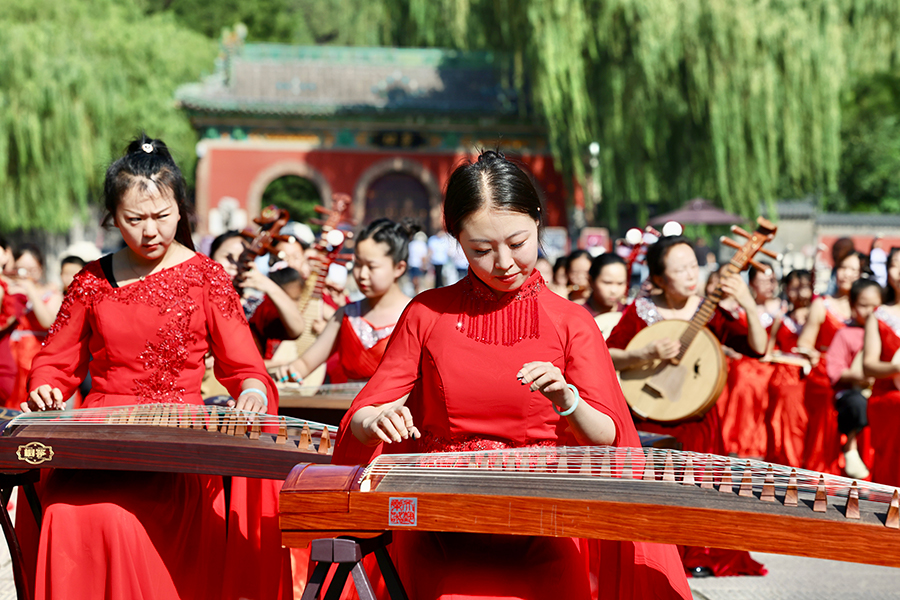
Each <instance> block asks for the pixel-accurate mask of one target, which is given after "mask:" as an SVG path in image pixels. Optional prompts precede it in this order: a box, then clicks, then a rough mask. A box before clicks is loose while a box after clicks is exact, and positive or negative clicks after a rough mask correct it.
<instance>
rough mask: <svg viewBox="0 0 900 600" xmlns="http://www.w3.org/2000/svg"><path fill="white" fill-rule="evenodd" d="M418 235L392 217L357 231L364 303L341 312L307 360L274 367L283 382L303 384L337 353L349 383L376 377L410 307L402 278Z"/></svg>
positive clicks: (356, 265)
mask: <svg viewBox="0 0 900 600" xmlns="http://www.w3.org/2000/svg"><path fill="white" fill-rule="evenodd" d="M414 233H415V230H414V227H413V226H412V225H411V224H407V223H395V222H394V221H391V220H390V219H378V220H376V221H373V222H372V223H371V224H370V225H369V226H368V227H366V228H365V229H363V230H362V231H361V232H360V233H359V235H358V236H357V238H356V249H355V252H354V258H353V277H354V278H355V279H356V283H357V285H358V286H359V291H360V292H362V293H363V295H364V296H365V299H364V300H360V301H358V302H353V303H351V304H348V305H347V306H344V307H342V308H340V309H338V311H337V312H336V313H335V315H334V316H333V317H332V318H331V320H330V321H329V322H328V325H326V326H325V330H324V331H322V333H321V334H320V335H319V337H318V338H317V339H316V341H315V343H314V344H313V345H312V346H310V348H309V350H307V351H306V352H304V353H303V356H301V357H300V358H298V359H297V360H295V361H293V362H291V363H289V364H287V365H281V366H279V367H276V368H275V369H271V368H270V371H271V372H272V373H273V376H274V377H275V378H276V379H277V380H278V381H279V382H285V381H303V378H304V377H306V376H307V375H308V374H309V373H311V372H312V371H314V370H315V369H316V368H317V367H318V366H319V365H321V364H322V363H324V362H325V361H326V360H328V357H329V356H331V355H332V354H333V353H335V352H337V353H338V357H339V360H340V366H341V370H342V371H343V373H344V374H345V375H346V377H347V378H348V379H349V380H350V381H367V380H368V379H369V378H370V377H371V376H372V374H373V373H375V367H377V366H378V363H379V362H380V361H381V357H382V356H383V355H384V350H385V348H386V347H387V343H388V339H390V336H391V333H392V332H393V331H394V327H395V326H396V325H397V320H398V319H399V318H400V315H401V314H402V313H403V309H405V308H406V305H407V304H409V300H410V298H409V296H407V295H406V294H404V293H403V291H402V290H401V289H400V278H401V277H403V274H404V273H406V260H407V258H408V257H409V240H410V239H411V237H412V235H413V234H414Z"/></svg>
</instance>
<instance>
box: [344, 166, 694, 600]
mask: <svg viewBox="0 0 900 600" xmlns="http://www.w3.org/2000/svg"><path fill="white" fill-rule="evenodd" d="M541 216H542V213H541V203H540V199H539V197H538V194H537V191H536V190H535V188H534V186H533V184H532V183H531V180H530V179H529V177H528V176H527V175H526V174H525V173H524V172H523V171H522V170H521V169H519V168H518V167H517V166H516V165H514V164H513V163H512V162H510V161H508V160H506V159H505V158H504V157H503V155H502V154H499V153H497V152H485V153H483V154H482V155H481V156H480V157H479V159H478V161H477V162H476V163H474V164H467V165H463V166H461V167H459V168H458V169H457V170H456V171H455V172H454V173H453V175H452V176H451V177H450V180H449V182H448V185H447V192H446V197H445V201H444V223H445V225H446V228H447V231H448V232H449V233H450V234H451V235H453V236H454V237H455V238H456V239H457V240H458V241H459V243H460V245H461V246H462V249H463V251H464V252H465V255H466V258H467V259H468V261H469V267H470V268H469V273H468V275H467V276H466V277H464V278H463V279H462V280H461V281H459V282H458V283H456V284H454V285H452V286H449V287H445V288H440V289H435V290H430V291H427V292H424V293H422V294H420V295H419V296H417V297H416V298H414V299H413V301H412V302H410V304H409V307H408V308H407V309H406V311H405V312H404V314H403V316H402V317H401V319H400V321H399V323H398V324H397V327H396V329H395V330H394V334H393V337H392V338H391V341H390V343H389V344H388V348H387V351H386V353H385V355H384V359H383V360H382V362H381V364H380V365H379V367H378V370H377V371H376V372H375V375H374V376H373V377H372V379H371V380H370V381H369V383H368V385H367V386H366V387H365V388H364V389H363V391H362V392H361V393H360V395H359V396H358V397H357V398H356V400H355V401H354V403H353V405H352V407H351V409H350V411H349V412H348V413H347V415H346V416H345V417H344V419H343V421H342V423H341V429H340V431H339V433H338V442H337V445H336V448H335V454H334V459H333V460H334V462H338V463H343V464H363V463H366V462H368V461H369V460H371V458H372V456H373V455H374V454H375V453H377V452H378V448H375V447H374V446H375V445H378V444H381V448H383V450H384V451H386V452H397V451H401V452H402V451H419V452H444V451H458V450H475V449H500V448H513V447H529V446H530V447H546V446H557V445H567V444H568V445H572V444H616V445H620V446H638V445H639V441H638V438H637V434H636V432H635V429H634V426H633V425H632V423H631V418H630V416H629V414H628V408H627V407H626V405H625V401H624V399H623V397H622V394H621V391H620V390H619V387H618V385H617V384H616V376H615V373H614V371H613V368H612V363H611V362H610V360H609V358H608V355H607V353H606V346H605V344H604V343H603V339H602V337H601V335H600V332H599V331H598V329H597V327H596V325H595V324H594V323H593V321H592V319H591V317H590V315H589V314H588V313H587V312H586V311H584V310H582V309H580V308H575V309H573V308H572V304H571V303H570V302H568V301H567V300H565V299H563V298H561V297H559V296H557V295H556V294H553V293H552V292H550V291H549V290H547V289H546V287H545V285H544V283H543V280H542V278H541V275H540V273H539V272H538V271H536V270H535V269H534V265H535V262H536V261H537V253H538V246H539V231H540V223H541ZM392 545H393V546H394V548H393V550H392V553H393V555H394V558H395V561H396V563H397V567H398V570H399V572H400V575H401V578H402V580H403V582H404V585H405V587H406V591H407V593H408V594H409V596H410V597H411V598H419V599H430V598H475V597H477V598H535V599H537V598H551V597H558V598H567V599H576V600H577V599H587V598H591V597H597V594H598V593H599V594H600V597H602V598H651V597H652V598H689V597H690V590H689V589H688V587H687V584H686V580H685V578H684V574H683V573H682V571H681V566H680V564H679V561H678V556H677V554H676V552H675V549H674V548H673V547H671V546H662V545H655V544H645V543H632V542H627V543H612V542H601V543H599V544H596V545H595V546H594V549H595V550H596V551H598V552H599V556H598V555H597V553H596V552H595V553H593V554H591V555H590V556H589V555H588V553H587V552H586V548H587V546H588V545H589V544H588V543H587V542H584V541H582V540H575V539H570V538H535V537H508V536H497V535H460V534H442V533H415V532H403V533H402V534H401V533H400V532H395V533H394V543H393V544H392ZM592 557H593V558H597V559H598V560H594V561H592V560H591V558H592ZM589 565H594V566H593V567H589Z"/></svg>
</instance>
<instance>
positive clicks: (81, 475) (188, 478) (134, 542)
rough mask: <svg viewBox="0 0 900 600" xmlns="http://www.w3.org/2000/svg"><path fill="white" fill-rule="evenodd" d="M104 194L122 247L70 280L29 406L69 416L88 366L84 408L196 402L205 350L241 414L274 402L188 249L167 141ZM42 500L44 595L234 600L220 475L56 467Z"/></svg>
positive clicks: (200, 261) (40, 585)
mask: <svg viewBox="0 0 900 600" xmlns="http://www.w3.org/2000/svg"><path fill="white" fill-rule="evenodd" d="M104 196H105V201H106V209H107V211H108V216H107V219H108V220H109V221H111V223H112V225H113V226H114V227H116V228H117V229H119V231H120V232H121V234H122V237H123V239H124V241H125V247H124V248H123V249H122V250H120V251H118V252H116V253H115V254H112V255H108V256H106V257H103V258H101V259H100V260H98V261H95V262H92V263H89V264H88V265H87V266H86V267H85V268H84V270H82V271H81V272H80V273H79V274H78V275H76V277H75V280H74V282H73V283H72V285H71V287H70V288H69V293H68V294H67V295H66V298H65V300H64V302H63V305H62V308H61V309H60V312H59V316H58V317H57V319H56V322H55V323H54V324H53V327H52V328H51V330H50V334H49V335H48V337H47V340H46V342H45V344H44V347H43V349H42V350H41V352H40V354H38V356H37V357H36V358H35V360H34V364H33V367H32V371H31V375H30V378H29V382H28V389H29V390H30V395H29V400H28V402H27V404H26V405H23V409H24V410H26V411H48V410H55V409H61V408H62V403H63V400H64V399H65V398H67V397H69V396H70V395H71V394H72V391H73V390H74V389H75V387H76V386H77V385H78V383H79V382H80V381H81V379H82V378H83V377H84V375H85V373H86V372H87V371H88V370H90V372H91V376H92V378H93V384H92V389H91V393H90V394H89V395H88V396H87V397H86V398H85V400H84V404H83V406H84V408H101V407H111V406H123V405H134V404H154V403H183V404H202V403H203V398H202V397H201V395H200V382H201V379H202V377H203V373H204V355H205V354H206V353H207V351H209V350H211V351H212V353H213V355H214V356H215V359H216V361H215V365H216V376H217V377H218V379H219V380H220V381H221V382H222V383H223V384H224V385H225V387H226V388H227V389H228V391H229V392H230V394H231V395H232V396H233V397H234V398H236V399H237V400H236V408H238V409H241V410H246V411H266V408H267V407H268V408H269V409H270V410H274V409H275V408H277V406H278V396H277V391H276V389H275V385H274V382H272V380H271V378H270V377H268V375H267V373H266V370H265V367H264V365H263V362H262V358H261V357H260V356H259V353H258V352H257V350H256V347H255V345H254V342H253V338H252V336H251V334H250V330H249V328H248V326H247V322H246V320H245V319H244V314H243V311H242V309H241V305H240V301H239V299H238V296H237V294H236V293H235V290H234V287H233V286H232V283H231V279H230V278H229V277H228V275H226V273H225V271H224V270H223V269H222V267H221V266H220V265H218V264H217V263H215V262H214V261H212V260H210V259H208V258H206V257H204V256H202V255H200V254H197V253H196V252H194V249H193V243H192V241H191V235H190V225H189V218H190V208H189V205H188V204H187V198H186V194H185V183H184V178H183V177H182V174H181V171H180V170H179V169H178V167H177V165H176V164H175V162H174V161H173V160H172V157H171V155H170V154H169V152H168V150H167V148H166V146H165V144H163V143H162V141H160V140H155V139H150V138H147V137H146V136H142V137H141V138H140V139H137V140H135V141H133V142H131V144H130V145H129V146H128V149H127V151H126V153H125V155H124V156H123V157H121V158H120V159H118V160H116V161H115V162H113V163H112V165H110V167H109V169H108V170H107V173H106V183H105V187H104ZM89 357H92V358H91V359H89ZM41 501H42V504H43V507H44V515H43V523H42V527H41V532H40V544H39V548H38V551H37V577H36V588H35V590H36V593H35V598H37V599H38V600H42V599H44V598H85V599H88V598H90V599H94V598H104V597H105V598H144V599H160V600H169V599H172V598H222V597H232V594H231V593H230V592H229V590H227V589H223V586H224V587H226V588H227V587H228V586H229V584H228V583H227V582H226V583H223V579H225V578H226V572H225V571H226V569H225V564H226V563H225V554H226V531H225V511H226V506H225V495H224V490H223V482H222V478H221V477H217V476H207V475H184V474H171V473H168V474H167V473H137V472H127V471H64V470H55V471H51V472H50V473H49V475H48V476H47V477H46V478H45V481H44V482H43V490H42V492H41ZM24 513H25V511H21V513H20V514H24ZM285 556H286V554H285ZM237 562H238V563H239V567H238V568H237V569H233V570H237V571H239V573H237V574H234V573H231V574H229V577H231V578H232V579H233V578H234V576H235V575H238V576H239V575H240V572H244V574H245V575H249V576H251V577H254V578H255V577H257V576H258V573H256V572H252V571H250V570H251V569H254V567H255V565H254V562H255V561H254V559H252V558H250V557H248V556H243V557H241V560H238V561H237ZM276 583H277V582H276ZM286 583H287V585H288V590H290V585H289V584H290V582H289V575H288V576H287V577H286ZM238 595H243V594H242V593H240V594H239V593H238V592H235V594H234V596H233V597H238ZM269 597H275V596H274V594H273V595H271V596H269Z"/></svg>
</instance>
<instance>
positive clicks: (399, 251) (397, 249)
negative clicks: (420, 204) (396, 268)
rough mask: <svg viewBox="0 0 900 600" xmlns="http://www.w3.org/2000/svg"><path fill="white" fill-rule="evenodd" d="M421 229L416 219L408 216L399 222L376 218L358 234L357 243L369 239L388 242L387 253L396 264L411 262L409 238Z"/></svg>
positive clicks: (383, 242) (382, 242)
mask: <svg viewBox="0 0 900 600" xmlns="http://www.w3.org/2000/svg"><path fill="white" fill-rule="evenodd" d="M421 229H422V228H421V227H419V224H418V223H416V222H415V220H413V219H410V218H408V217H407V218H405V219H403V220H402V221H400V222H399V223H397V222H396V221H391V220H390V219H375V220H374V221H372V222H371V223H369V224H368V225H367V226H366V227H365V228H364V229H363V230H362V231H360V232H359V233H358V234H357V235H356V245H357V247H358V246H359V243H360V242H361V241H363V240H368V239H371V240H372V241H374V242H378V243H381V244H387V247H388V252H387V254H388V256H390V257H391V260H393V261H394V264H395V265H396V264H399V263H401V262H409V240H411V239H412V237H413V236H414V235H415V234H416V233H417V232H418V231H421ZM404 272H405V271H404Z"/></svg>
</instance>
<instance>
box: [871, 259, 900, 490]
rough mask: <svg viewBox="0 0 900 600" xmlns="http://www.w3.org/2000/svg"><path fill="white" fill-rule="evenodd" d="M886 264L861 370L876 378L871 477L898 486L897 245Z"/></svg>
mask: <svg viewBox="0 0 900 600" xmlns="http://www.w3.org/2000/svg"><path fill="white" fill-rule="evenodd" d="M887 268H888V269H887V272H888V285H887V289H886V290H885V302H884V304H882V305H881V306H880V307H879V308H878V310H876V311H875V314H873V315H872V316H870V317H869V318H868V319H867V320H866V337H865V345H864V348H863V370H864V372H865V374H866V376H867V377H877V378H878V379H877V381H876V382H875V385H874V387H873V388H872V395H871V396H870V397H869V406H868V414H869V431H870V444H871V456H870V464H871V465H872V468H871V476H872V481H874V482H876V483H883V484H885V485H892V486H895V487H900V435H898V434H897V432H898V431H900V389H898V387H897V382H898V377H897V376H898V375H900V361H896V362H895V360H894V355H895V354H896V353H897V351H898V350H900V305H898V303H897V299H898V298H900V249H898V248H893V249H891V252H890V254H889V255H888V260H887Z"/></svg>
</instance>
